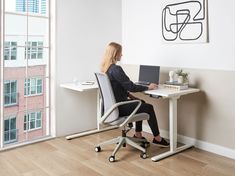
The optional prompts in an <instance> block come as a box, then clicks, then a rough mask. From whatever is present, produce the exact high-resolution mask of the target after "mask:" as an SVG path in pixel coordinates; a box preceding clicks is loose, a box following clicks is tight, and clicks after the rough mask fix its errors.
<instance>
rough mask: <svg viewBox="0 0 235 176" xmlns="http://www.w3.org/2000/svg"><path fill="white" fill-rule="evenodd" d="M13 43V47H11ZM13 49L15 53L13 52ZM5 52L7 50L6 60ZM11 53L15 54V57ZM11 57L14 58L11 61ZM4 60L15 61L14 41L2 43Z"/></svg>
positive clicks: (15, 47) (15, 46)
mask: <svg viewBox="0 0 235 176" xmlns="http://www.w3.org/2000/svg"><path fill="white" fill-rule="evenodd" d="M13 43H15V45H12V44H13ZM14 49H15V51H14ZM6 50H7V54H8V55H7V59H5V57H6ZM13 52H15V55H13ZM12 56H15V59H12ZM4 60H12V61H15V60H17V42H16V41H5V42H4Z"/></svg>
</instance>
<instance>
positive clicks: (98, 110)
mask: <svg viewBox="0 0 235 176" xmlns="http://www.w3.org/2000/svg"><path fill="white" fill-rule="evenodd" d="M96 117H97V122H96V123H97V129H95V130H89V131H85V132H81V133H77V134H72V135H69V136H66V137H65V138H66V139H68V140H70V139H74V138H77V137H82V136H87V135H90V134H95V133H99V132H103V131H107V130H112V129H115V128H117V126H110V127H103V128H100V124H99V119H100V117H101V102H100V96H99V90H97V115H96Z"/></svg>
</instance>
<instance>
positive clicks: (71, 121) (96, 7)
mask: <svg viewBox="0 0 235 176" xmlns="http://www.w3.org/2000/svg"><path fill="white" fill-rule="evenodd" d="M56 32H57V34H56V37H57V48H56V49H57V52H56V55H57V57H56V63H57V65H56V68H57V70H56V77H57V79H56V82H57V83H56V84H57V85H56V109H57V110H56V119H57V120H56V121H57V122H56V128H57V129H56V130H57V136H61V135H65V134H70V133H75V132H78V131H84V130H88V129H92V128H94V127H95V126H96V121H95V120H94V119H95V118H96V92H95V91H93V92H86V93H78V92H73V91H70V90H66V89H63V88H60V87H59V85H60V84H61V83H66V82H71V81H73V79H74V78H76V79H78V80H81V81H84V80H91V79H92V80H94V79H95V77H94V72H95V71H98V70H99V65H100V62H101V57H102V55H103V52H104V49H105V47H106V45H107V44H108V43H109V42H110V41H117V42H121V1H120V0H99V1H96V0H69V1H68V0H57V26H56Z"/></svg>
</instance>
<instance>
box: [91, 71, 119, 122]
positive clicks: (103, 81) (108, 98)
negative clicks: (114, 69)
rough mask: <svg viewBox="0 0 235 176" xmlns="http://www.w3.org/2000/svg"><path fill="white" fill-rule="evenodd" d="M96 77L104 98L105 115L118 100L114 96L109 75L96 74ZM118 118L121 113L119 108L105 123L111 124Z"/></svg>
mask: <svg viewBox="0 0 235 176" xmlns="http://www.w3.org/2000/svg"><path fill="white" fill-rule="evenodd" d="M95 76H96V79H97V83H98V86H99V90H100V95H101V98H102V102H103V106H104V113H105V112H107V110H108V109H110V108H111V107H112V106H113V105H114V104H115V103H116V100H115V97H114V94H113V89H112V86H111V83H110V80H109V77H108V75H106V74H104V73H95ZM118 117H119V111H118V108H117V109H115V110H114V111H113V112H112V113H111V114H110V115H109V117H108V118H107V119H106V120H105V123H111V122H113V121H115V120H117V119H118Z"/></svg>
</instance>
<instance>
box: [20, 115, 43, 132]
mask: <svg viewBox="0 0 235 176" xmlns="http://www.w3.org/2000/svg"><path fill="white" fill-rule="evenodd" d="M41 127H42V113H41V111H39V112H31V113H28V114H25V115H24V131H27V130H34V129H39V128H41Z"/></svg>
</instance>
